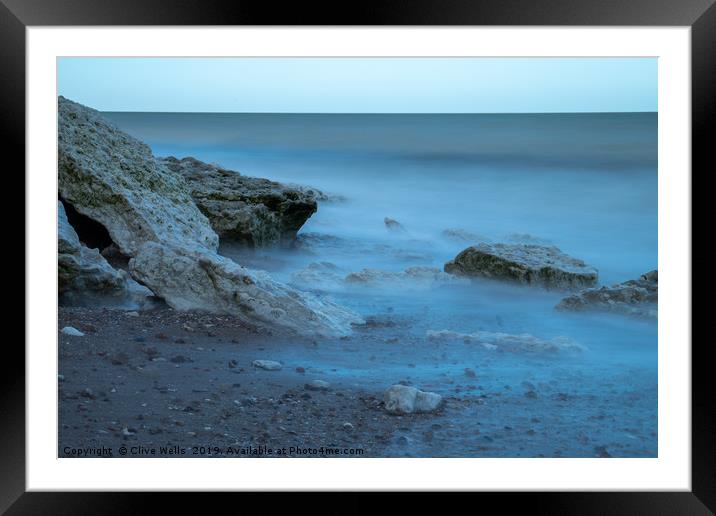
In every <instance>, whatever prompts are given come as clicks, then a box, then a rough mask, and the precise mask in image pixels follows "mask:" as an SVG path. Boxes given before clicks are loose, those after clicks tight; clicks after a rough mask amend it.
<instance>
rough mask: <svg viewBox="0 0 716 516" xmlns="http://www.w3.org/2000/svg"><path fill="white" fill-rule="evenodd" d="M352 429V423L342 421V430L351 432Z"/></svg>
mask: <svg viewBox="0 0 716 516" xmlns="http://www.w3.org/2000/svg"><path fill="white" fill-rule="evenodd" d="M353 429H354V427H353V424H352V423H343V430H345V431H346V432H352V431H353Z"/></svg>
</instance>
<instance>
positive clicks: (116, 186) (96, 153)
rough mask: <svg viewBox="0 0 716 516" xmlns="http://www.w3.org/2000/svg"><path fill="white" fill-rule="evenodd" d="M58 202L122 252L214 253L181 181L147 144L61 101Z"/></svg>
mask: <svg viewBox="0 0 716 516" xmlns="http://www.w3.org/2000/svg"><path fill="white" fill-rule="evenodd" d="M58 115H59V116H58V173H59V191H60V196H61V197H62V198H63V199H64V200H65V201H67V202H69V203H70V204H71V205H72V206H73V207H74V208H75V209H76V210H77V211H78V212H79V213H81V214H82V215H85V216H87V217H89V218H91V219H92V220H95V221H97V222H99V223H100V224H102V225H103V226H104V227H105V228H106V229H107V231H108V232H109V234H110V236H111V238H112V241H113V242H114V243H115V244H117V246H118V247H119V248H120V250H121V251H122V253H124V254H126V255H128V256H133V255H134V254H136V253H137V251H138V250H139V248H140V247H141V246H142V245H143V244H144V243H146V242H158V241H175V242H187V241H190V242H193V243H194V244H195V245H200V246H202V247H205V248H206V249H211V250H216V248H217V247H218V245H219V238H218V237H217V235H216V233H214V231H213V230H212V229H211V226H210V224H209V221H208V220H207V218H206V217H205V216H204V215H203V214H202V213H201V212H200V211H199V209H198V208H197V207H196V205H195V204H194V201H193V199H192V197H191V195H190V190H189V188H188V186H187V184H186V182H185V181H184V180H183V179H182V178H181V177H180V176H178V175H177V174H176V173H173V172H171V171H169V170H168V169H167V168H166V167H164V166H163V165H162V164H161V163H159V162H158V161H157V160H156V159H155V158H154V156H153V155H152V151H151V150H150V149H149V147H148V146H147V145H145V144H144V143H142V142H140V141H139V140H137V139H135V138H133V137H131V136H129V135H128V134H126V133H124V132H123V131H121V130H119V129H118V128H117V127H115V126H114V125H112V124H111V123H110V122H108V121H107V120H106V119H105V118H104V117H103V116H102V115H101V114H100V113H99V112H98V111H95V110H94V109H90V108H87V107H85V106H82V105H80V104H77V103H75V102H72V101H70V100H67V99H65V98H63V97H59V113H58Z"/></svg>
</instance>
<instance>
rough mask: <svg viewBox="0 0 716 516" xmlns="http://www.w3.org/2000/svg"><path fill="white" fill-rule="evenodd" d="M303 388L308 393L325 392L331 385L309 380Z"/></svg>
mask: <svg viewBox="0 0 716 516" xmlns="http://www.w3.org/2000/svg"><path fill="white" fill-rule="evenodd" d="M305 387H306V389H308V390H309V391H327V390H328V389H330V387H331V384H330V383H328V382H326V381H323V380H311V381H310V382H308V383H307V384H306V386H305Z"/></svg>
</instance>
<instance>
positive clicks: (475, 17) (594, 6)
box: [0, 0, 716, 515]
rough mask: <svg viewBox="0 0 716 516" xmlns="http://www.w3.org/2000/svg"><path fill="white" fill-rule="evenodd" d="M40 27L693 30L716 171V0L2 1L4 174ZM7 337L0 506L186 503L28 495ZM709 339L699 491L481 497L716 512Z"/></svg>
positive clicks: (697, 383) (695, 154) (697, 95)
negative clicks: (29, 39)
mask: <svg viewBox="0 0 716 516" xmlns="http://www.w3.org/2000/svg"><path fill="white" fill-rule="evenodd" d="M40 25H49V26H52V25H63V26H81V25H483V26H484V25H531V26H535V25H574V26H588V25H591V26H595V25H596V26H614V25H620V26H631V25H634V26H689V27H691V44H692V47H691V52H692V62H691V65H692V169H693V170H692V171H688V170H685V171H684V173H685V174H688V173H690V174H691V177H692V178H693V177H694V175H695V174H694V172H695V171H697V170H701V173H700V175H706V174H707V173H708V172H709V171H711V170H712V169H713V165H712V160H711V156H710V154H711V152H712V147H713V136H712V134H714V131H713V129H714V127H713V126H714V118H715V117H714V115H715V114H716V7H715V6H714V0H679V1H676V0H672V1H668V0H620V1H619V0H443V1H442V2H441V1H440V0H411V1H410V2H406V1H396V0H383V1H380V0H363V1H361V2H358V3H355V4H353V3H352V4H345V3H339V2H332V3H328V2H325V3H324V2H312V3H310V4H308V3H305V2H293V3H291V2H285V3H284V4H282V5H280V7H279V6H278V5H275V4H274V3H273V2H270V1H269V0H263V1H257V0H233V1H232V0H204V1H202V0H182V1H180V0H0V76H2V80H0V90H1V95H0V145H2V147H3V156H4V157H5V163H8V161H7V158H8V157H11V158H12V162H13V163H15V166H14V167H13V168H11V167H6V168H5V171H6V174H16V171H19V170H24V166H25V29H26V27H28V26H40ZM709 129H711V130H709ZM16 175H17V174H16ZM16 179H18V178H17V177H16ZM18 182H19V181H18ZM19 183H20V184H19V185H18V187H17V188H16V189H15V190H14V195H13V196H14V197H19V195H18V194H17V192H19V191H23V192H24V182H19ZM692 202H693V201H692ZM18 247H19V246H18ZM23 249H24V247H23ZM23 252H24V251H23ZM692 263H693V261H692ZM694 265H695V264H694ZM23 267H24V265H23ZM26 274H27V271H26ZM31 308H32V307H28V309H31ZM5 340H6V342H5V343H4V344H3V345H4V353H3V355H4V357H3V358H4V359H3V361H2V363H3V369H4V371H3V374H2V377H1V378H0V381H1V382H2V390H1V391H0V414H2V420H3V425H2V431H1V432H0V440H1V441H2V444H3V446H2V448H0V475H1V477H2V480H1V481H0V512H2V511H5V510H7V511H8V512H7V514H26V513H27V514H78V513H84V514H95V513H102V514H114V513H120V512H121V513H127V512H128V511H137V512H145V511H146V510H147V509H148V507H149V506H147V505H146V497H147V496H159V497H162V500H161V503H165V504H167V503H168V504H171V503H173V502H174V503H175V502H179V503H181V504H182V505H184V507H185V508H186V499H185V497H184V496H181V495H180V496H177V495H147V494H136V493H133V494H126V493H125V494H120V493H91V494H90V493H26V492H25V368H24V367H23V365H24V363H25V357H24V352H23V350H22V349H21V348H20V346H19V345H18V344H17V340H16V339H13V340H12V341H11V340H10V339H9V338H6V339H5ZM674 344H675V345H684V346H686V345H688V344H689V343H686V342H683V343H674ZM712 345H713V344H712V342H711V339H705V340H703V341H694V344H693V347H692V491H691V492H673V493H667V492H641V493H625V492H619V493H574V492H569V493H520V494H515V493H510V494H487V493H486V494H480V495H479V496H482V497H485V499H490V500H494V501H495V502H497V503H499V504H500V508H501V510H503V511H504V510H505V509H507V510H508V511H509V510H510V509H514V508H515V507H516V506H523V507H524V506H525V505H523V504H526V506H527V507H528V508H529V510H530V512H537V513H545V514H583V515H590V514H654V515H656V514H713V513H714V511H716V464H715V463H714V457H716V448H715V446H714V442H715V441H716V438H715V436H716V424H715V419H716V418H715V417H714V415H715V414H716V408H714V393H716V389H715V388H714V380H713V378H714V375H713V374H712V373H711V371H710V369H711V361H709V360H708V359H707V353H708V351H707V350H708V349H709V348H710V347H711V346H712ZM230 503H231V502H230ZM369 504H370V502H363V501H361V500H357V501H356V502H355V503H348V504H347V505H346V506H347V507H352V508H353V509H356V510H360V509H361V507H362V508H363V510H365V509H366V508H367V507H368V506H369ZM142 508H144V510H141V509H142ZM166 509H167V506H166V505H165V506H164V510H166Z"/></svg>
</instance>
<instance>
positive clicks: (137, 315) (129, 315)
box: [124, 310, 139, 317]
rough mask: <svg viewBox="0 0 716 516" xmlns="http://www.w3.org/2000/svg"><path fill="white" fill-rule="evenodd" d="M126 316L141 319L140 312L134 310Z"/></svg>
mask: <svg viewBox="0 0 716 516" xmlns="http://www.w3.org/2000/svg"><path fill="white" fill-rule="evenodd" d="M124 315H126V316H127V317H139V312H137V311H136V310H132V311H131V312H127V313H125V314H124Z"/></svg>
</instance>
